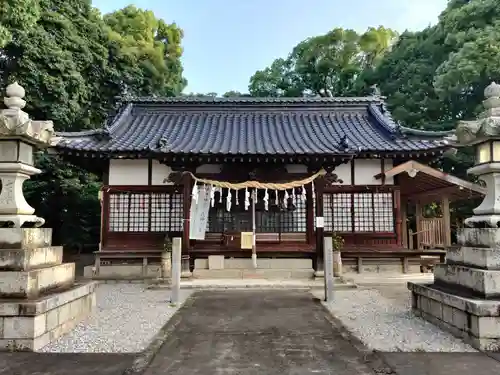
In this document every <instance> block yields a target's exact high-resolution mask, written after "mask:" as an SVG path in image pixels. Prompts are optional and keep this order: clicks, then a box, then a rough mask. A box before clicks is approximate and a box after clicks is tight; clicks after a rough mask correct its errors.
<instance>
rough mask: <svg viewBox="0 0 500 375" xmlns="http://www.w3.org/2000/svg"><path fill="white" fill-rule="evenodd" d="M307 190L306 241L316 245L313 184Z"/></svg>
mask: <svg viewBox="0 0 500 375" xmlns="http://www.w3.org/2000/svg"><path fill="white" fill-rule="evenodd" d="M305 188H306V239H307V243H308V244H311V245H314V244H315V243H316V237H315V235H314V201H313V194H312V186H311V184H307V185H306V186H305Z"/></svg>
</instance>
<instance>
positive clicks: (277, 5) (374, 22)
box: [93, 0, 447, 94]
mask: <svg viewBox="0 0 500 375" xmlns="http://www.w3.org/2000/svg"><path fill="white" fill-rule="evenodd" d="M93 3H94V6H97V7H98V8H99V9H100V10H101V11H102V12H103V13H107V12H110V11H113V10H116V9H120V8H123V7H125V6H127V5H129V4H131V3H133V4H134V5H136V6H137V7H140V8H144V9H149V10H152V11H153V12H154V13H155V14H156V16H157V17H160V18H163V19H164V20H165V21H167V22H176V23H177V24H178V25H179V26H180V27H181V28H182V29H183V30H184V34H185V37H184V41H183V47H184V55H183V59H182V60H183V65H184V70H185V71H184V75H185V77H186V78H187V79H188V81H189V83H188V87H187V88H186V90H185V91H186V92H198V93H207V92H217V93H219V94H223V93H224V92H226V91H229V90H237V91H241V92H246V91H247V88H248V81H249V78H250V77H251V76H252V75H253V74H254V73H255V71H256V70H259V69H263V68H265V67H266V66H268V65H269V64H271V63H272V61H273V60H274V59H275V58H278V57H286V56H287V55H288V53H289V52H290V51H291V50H292V48H293V47H294V46H295V45H296V44H297V43H299V42H300V41H302V40H304V39H306V38H308V37H310V36H315V35H320V34H323V33H326V32H327V31H328V30H331V29H333V28H335V27H344V28H351V29H354V30H357V31H364V30H366V29H367V28H368V27H369V26H379V25H383V26H385V27H390V28H393V29H396V30H398V31H403V30H405V29H410V30H419V29H422V28H424V27H426V26H428V25H429V24H434V23H435V22H436V21H437V17H438V15H439V13H441V11H442V10H443V9H444V8H445V7H446V3H447V0H376V1H374V0H348V1H346V0H307V1H306V0H135V1H134V0H94V1H93ZM305 4H307V5H305Z"/></svg>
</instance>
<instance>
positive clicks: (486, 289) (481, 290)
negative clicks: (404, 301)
mask: <svg viewBox="0 0 500 375" xmlns="http://www.w3.org/2000/svg"><path fill="white" fill-rule="evenodd" d="M434 281H435V282H436V283H439V282H443V283H445V284H448V285H452V286H453V285H454V286H458V287H462V288H463V289H467V290H470V291H472V292H475V293H478V294H479V295H481V296H483V297H486V298H493V297H500V289H499V288H498V286H499V285H500V271H493V270H482V269H479V268H471V267H467V266H462V265H458V264H438V265H436V267H435V268H434Z"/></svg>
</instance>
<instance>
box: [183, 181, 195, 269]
mask: <svg viewBox="0 0 500 375" xmlns="http://www.w3.org/2000/svg"><path fill="white" fill-rule="evenodd" d="M192 183H193V181H192V178H191V175H190V174H188V173H186V174H185V175H184V176H183V178H182V185H183V187H182V194H183V196H182V201H183V207H182V211H183V216H184V217H183V219H184V225H183V231H182V255H183V259H189V250H190V244H189V224H190V219H189V214H190V210H191V192H192Z"/></svg>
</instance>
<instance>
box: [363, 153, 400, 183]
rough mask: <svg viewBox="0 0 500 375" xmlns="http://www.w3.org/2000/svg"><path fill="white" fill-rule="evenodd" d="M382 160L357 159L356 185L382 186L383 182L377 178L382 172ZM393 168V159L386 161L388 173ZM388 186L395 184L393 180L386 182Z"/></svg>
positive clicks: (388, 179)
mask: <svg viewBox="0 0 500 375" xmlns="http://www.w3.org/2000/svg"><path fill="white" fill-rule="evenodd" d="M380 164H381V160H380V159H356V160H355V161H354V184H355V185H381V184H382V180H381V179H376V178H375V176H376V175H377V174H379V173H380V172H381V169H380ZM392 166H393V164H392V160H391V159H386V160H385V162H384V169H385V170H386V171H388V170H389V169H391V168H392ZM385 183H386V185H392V184H394V179H393V178H387V179H386V180H385Z"/></svg>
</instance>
